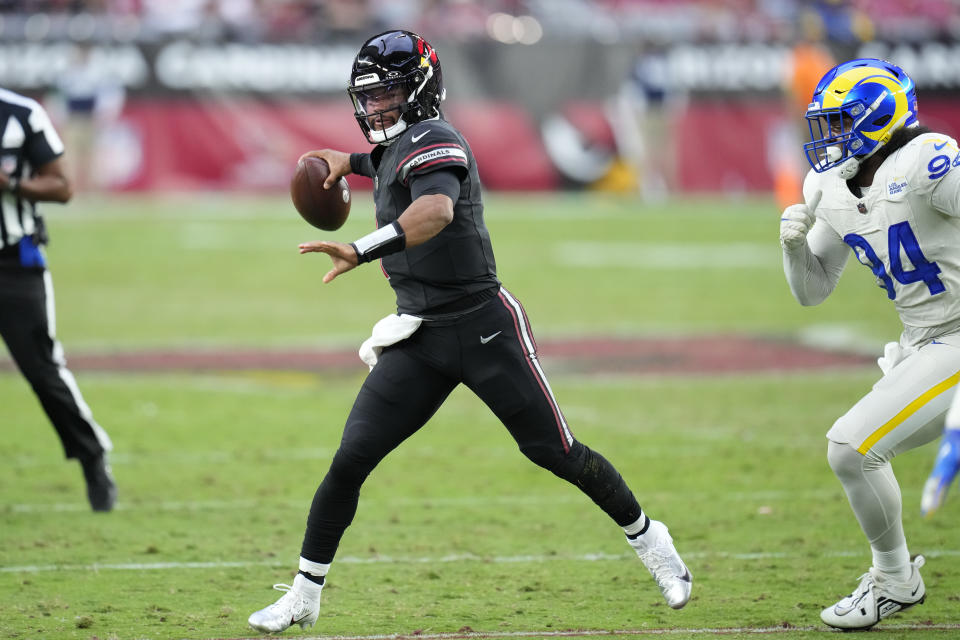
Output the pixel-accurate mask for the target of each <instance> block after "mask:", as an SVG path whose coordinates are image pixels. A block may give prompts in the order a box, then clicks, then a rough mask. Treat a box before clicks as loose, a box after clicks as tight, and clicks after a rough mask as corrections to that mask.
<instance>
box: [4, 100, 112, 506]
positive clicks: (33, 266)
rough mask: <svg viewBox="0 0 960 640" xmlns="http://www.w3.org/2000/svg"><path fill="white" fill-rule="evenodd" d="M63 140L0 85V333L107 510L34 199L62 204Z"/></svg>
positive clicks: (108, 477)
mask: <svg viewBox="0 0 960 640" xmlns="http://www.w3.org/2000/svg"><path fill="white" fill-rule="evenodd" d="M62 156H63V142H61V140H60V136H59V135H58V134H57V132H56V130H55V129H54V128H53V125H52V124H51V122H50V118H49V117H48V116H47V113H46V111H44V109H43V107H41V106H40V105H39V104H38V103H37V102H36V101H35V100H31V99H30V98H27V97H25V96H21V95H19V94H16V93H13V92H12V91H8V90H5V89H3V88H0V336H2V337H3V341H4V342H5V343H6V345H7V348H8V349H9V350H10V355H11V356H12V357H13V360H14V362H16V363H17V366H18V367H19V368H20V371H21V372H23V375H24V377H25V378H26V379H27V382H29V383H30V386H31V387H32V388H33V391H34V393H36V395H37V398H38V399H39V400H40V404H41V405H42V406H43V409H44V411H46V413H47V416H48V417H49V418H50V421H51V422H52V423H53V426H54V428H55V429H56V430H57V435H59V436H60V440H61V442H62V443H63V449H64V452H65V453H66V456H67V458H77V459H78V460H79V461H80V465H81V467H82V469H83V475H84V478H85V480H86V483H87V497H88V498H89V500H90V506H91V507H92V508H93V510H94V511H110V510H111V509H112V508H113V505H114V502H115V501H116V495H117V489H116V485H115V484H114V481H113V476H112V474H111V472H110V466H109V464H108V461H107V452H108V451H110V449H111V448H112V444H111V443H110V438H109V437H108V436H107V433H106V431H104V430H103V429H102V428H101V427H100V425H98V424H97V423H96V422H95V421H94V419H93V415H92V414H91V412H90V408H89V407H88V406H87V403H86V402H85V401H84V399H83V396H82V395H81V394H80V389H78V388H77V383H76V381H75V380H74V378H73V374H72V373H70V370H69V369H67V366H66V360H65V359H64V356H63V347H62V346H61V345H60V343H59V342H58V341H57V339H56V318H55V315H54V304H53V283H52V280H51V278H50V272H49V271H48V270H47V260H46V256H45V255H44V252H43V245H45V244H46V242H47V236H46V230H45V228H44V225H43V218H42V217H40V215H39V212H38V210H37V204H36V203H37V202H61V203H63V202H67V201H68V200H69V199H70V196H71V195H72V189H71V185H70V181H69V180H68V179H67V177H66V175H65V174H64V166H63V161H62Z"/></svg>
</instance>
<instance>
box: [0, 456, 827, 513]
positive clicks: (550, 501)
mask: <svg viewBox="0 0 960 640" xmlns="http://www.w3.org/2000/svg"><path fill="white" fill-rule="evenodd" d="M111 462H113V460H111ZM656 495H658V496H666V495H669V494H668V493H667V492H657V493H656ZM684 495H685V496H687V497H691V496H693V497H710V496H713V495H719V494H714V493H709V492H686V493H684ZM724 495H725V496H726V497H728V498H733V499H736V500H738V501H747V500H750V501H767V502H774V501H782V500H796V499H797V498H807V499H811V498H831V497H834V496H836V495H837V492H836V491H834V490H832V489H830V490H828V489H824V490H819V491H818V490H813V491H744V492H734V493H726V494H724ZM387 500H389V502H390V504H392V505H397V504H403V505H411V506H417V505H424V506H430V507H439V506H455V507H457V506H484V505H554V504H576V503H583V497H582V496H579V495H575V494H568V495H562V496H559V495H557V496H554V495H526V496H456V497H449V498H444V497H440V496H436V497H429V496H425V497H419V498H411V497H403V498H393V497H383V498H374V497H371V498H365V502H367V503H371V504H375V503H379V502H384V501H387ZM260 504H262V501H260V500H252V499H244V500H185V501H168V502H141V503H120V504H118V505H117V506H116V507H114V510H115V511H142V510H150V511H201V510H202V511H207V510H211V509H216V510H222V511H229V510H234V509H251V508H254V507H258V506H259V505H260ZM270 504H271V505H273V506H281V507H292V508H297V509H302V508H303V506H304V504H305V503H304V501H303V500H301V499H296V500H295V499H288V500H271V501H270ZM2 511H8V512H13V513H71V512H76V513H86V512H88V511H90V506H89V505H87V504H86V503H84V502H79V501H78V502H53V503H32V504H31V503H13V504H9V505H4V504H3V503H2V502H0V512H2Z"/></svg>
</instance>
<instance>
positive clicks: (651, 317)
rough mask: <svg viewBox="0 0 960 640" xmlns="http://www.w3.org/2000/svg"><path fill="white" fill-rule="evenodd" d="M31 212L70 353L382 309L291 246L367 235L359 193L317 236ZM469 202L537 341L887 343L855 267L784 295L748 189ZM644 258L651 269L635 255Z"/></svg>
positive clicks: (876, 299) (258, 205)
mask: <svg viewBox="0 0 960 640" xmlns="http://www.w3.org/2000/svg"><path fill="white" fill-rule="evenodd" d="M47 211H48V212H49V214H48V217H49V225H50V227H51V234H52V237H53V244H52V245H51V246H50V248H49V252H48V253H49V257H50V262H51V267H52V269H53V272H54V282H55V286H56V290H57V304H58V309H59V310H60V312H61V316H62V318H63V319H62V321H61V322H60V325H61V326H60V327H59V331H60V334H61V337H62V338H63V340H64V342H65V343H66V344H67V345H68V347H70V348H72V349H77V348H86V347H87V346H93V347H101V346H104V345H106V346H111V347H125V348H131V347H141V348H142V347H145V346H157V345H168V344H170V343H175V344H195V343H198V342H199V343H204V344H209V343H218V344H230V345H236V344H244V345H248V346H264V345H276V344H297V345H299V344H318V343H319V344H326V343H348V344H353V343H354V342H356V340H357V338H358V335H359V334H360V333H362V332H364V331H366V330H367V329H368V327H369V326H370V325H372V324H373V322H375V321H376V320H378V319H379V318H381V317H382V316H384V315H386V314H387V313H390V312H391V311H393V310H395V301H394V298H393V294H392V291H390V289H389V287H388V285H387V282H386V280H385V279H384V277H383V275H382V274H381V272H380V270H379V269H378V268H377V267H376V266H375V265H366V266H364V267H363V268H361V269H359V270H357V271H354V272H352V273H350V274H348V275H347V276H345V277H343V278H339V279H337V280H335V281H334V282H332V283H330V284H328V285H323V284H322V283H321V282H320V278H321V277H322V276H323V274H324V273H325V272H326V271H327V270H328V268H329V267H328V262H329V260H328V259H327V258H326V256H322V255H319V254H312V255H306V256H301V255H299V254H298V253H297V250H296V246H297V244H298V243H299V242H302V241H304V240H308V239H318V238H333V239H339V240H343V241H350V240H353V239H355V238H356V237H358V236H360V235H362V234H364V233H367V232H369V231H370V230H371V229H372V228H373V218H372V213H370V211H371V205H370V201H369V197H368V196H367V195H365V194H361V195H359V196H358V197H357V200H356V202H355V203H354V207H353V214H352V217H351V219H350V220H349V221H348V222H347V224H346V225H345V226H344V227H343V229H342V230H340V231H338V232H335V233H333V234H328V233H324V232H320V231H317V230H314V229H312V228H310V227H308V226H307V225H306V224H305V223H304V222H303V221H302V220H300V218H299V217H298V216H297V215H296V214H295V213H292V211H291V207H290V205H289V204H288V203H287V202H286V201H284V200H283V199H280V198H267V197H259V198H258V197H250V198H237V197H230V198H228V197H226V196H221V195H208V196H201V197H196V196H182V197H175V198H165V199H158V200H154V201H151V200H145V199H142V198H131V197H128V198H116V199H111V200H95V199H90V200H83V199H82V198H81V200H80V201H79V202H77V203H74V204H71V205H69V206H67V207H53V206H51V207H48V208H47ZM486 212H487V221H488V225H489V227H490V230H491V234H492V236H493V242H494V251H495V252H496V255H497V260H498V268H499V272H500V276H501V279H502V280H503V282H504V283H505V284H506V286H507V287H508V288H509V289H510V290H511V291H512V292H513V293H514V294H515V295H516V296H518V297H519V298H520V299H521V301H523V303H524V305H525V306H526V308H527V311H528V313H529V314H530V316H531V319H532V320H533V321H534V322H535V323H536V330H537V332H538V334H540V335H551V334H558V333H561V334H575V333H580V332H585V331H586V332H590V333H592V334H606V333H611V332H614V333H627V334H634V333H637V332H663V331H670V332H687V331H696V332H716V331H737V332H764V333H776V334H787V335H790V334H793V333H794V332H796V331H798V330H799V329H801V328H804V327H809V326H811V325H817V326H823V325H828V326H837V327H842V328H846V329H847V330H848V331H849V333H853V334H858V335H863V336H865V337H867V338H871V339H875V340H887V339H891V336H892V335H895V334H896V332H897V331H898V328H897V327H898V324H897V318H896V314H895V313H894V312H893V309H892V307H891V306H890V305H889V302H888V301H887V299H886V296H885V295H884V294H883V292H882V291H881V290H879V289H878V288H877V287H875V286H874V284H873V282H874V279H873V276H872V274H870V273H869V271H868V270H867V269H864V268H862V267H859V266H858V265H856V266H857V267H858V268H853V267H851V268H850V269H848V271H847V273H846V274H845V277H844V279H843V280H842V281H841V283H840V286H839V288H838V291H837V292H836V293H835V296H834V298H831V299H830V300H828V301H827V302H826V303H824V304H823V305H821V306H820V307H813V308H802V307H800V306H799V305H797V304H796V303H795V302H794V301H793V299H792V298H791V297H790V293H789V291H788V289H787V287H786V284H785V282H784V278H783V273H782V268H781V266H780V251H779V248H778V245H777V232H778V224H779V223H778V219H779V212H778V211H777V210H775V209H774V207H773V205H772V204H771V203H770V202H769V201H767V200H766V199H754V200H742V201H735V202H726V201H723V200H716V199H713V200H711V199H693V200H683V201H671V202H669V203H665V204H663V205H661V206H657V207H653V208H650V207H642V206H640V205H638V204H637V202H636V200H635V199H632V198H626V197H612V196H609V197H597V196H587V195H575V196H566V197H563V196H559V197H538V196H526V197H524V196H502V195H499V196H498V195H495V196H492V197H490V198H488V202H487V207H486ZM671 249H676V250H675V251H671ZM652 251H658V252H659V253H657V254H655V255H654V256H653V259H652V262H654V263H655V264H656V266H655V267H651V266H650V265H649V264H646V263H645V262H644V261H643V260H642V258H644V256H647V255H649V254H650V253H651V252H652ZM663 253H666V254H667V255H662V254H663ZM674 254H676V255H674ZM731 261H732V264H731Z"/></svg>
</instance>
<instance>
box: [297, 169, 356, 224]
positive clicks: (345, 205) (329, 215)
mask: <svg viewBox="0 0 960 640" xmlns="http://www.w3.org/2000/svg"><path fill="white" fill-rule="evenodd" d="M328 175H330V167H329V165H327V161H326V160H324V159H322V158H314V157H307V158H304V159H302V160H301V161H300V162H298V163H297V168H296V170H295V171H294V172H293V177H292V178H291V179H290V198H291V199H292V200H293V206H294V207H296V209H297V211H298V212H299V213H300V215H301V216H302V217H303V219H304V220H306V221H307V222H309V223H310V224H311V225H313V226H314V227H316V228H318V229H323V230H324V231H336V230H337V229H339V228H340V227H342V226H343V223H344V222H346V221H347V215H349V213H350V185H348V184H347V179H346V178H340V180H338V181H337V183H336V184H334V185H333V186H332V187H330V188H329V189H324V188H323V181H324V180H326V179H327V176H328Z"/></svg>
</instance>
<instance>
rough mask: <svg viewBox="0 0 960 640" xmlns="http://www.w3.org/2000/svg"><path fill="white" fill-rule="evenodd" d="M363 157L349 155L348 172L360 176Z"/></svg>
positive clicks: (360, 154)
mask: <svg viewBox="0 0 960 640" xmlns="http://www.w3.org/2000/svg"><path fill="white" fill-rule="evenodd" d="M363 156H364V154H362V153H351V154H350V171H352V172H354V173H356V174H357V175H362V174H361V173H360V167H361V166H363V164H362V163H363Z"/></svg>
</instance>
